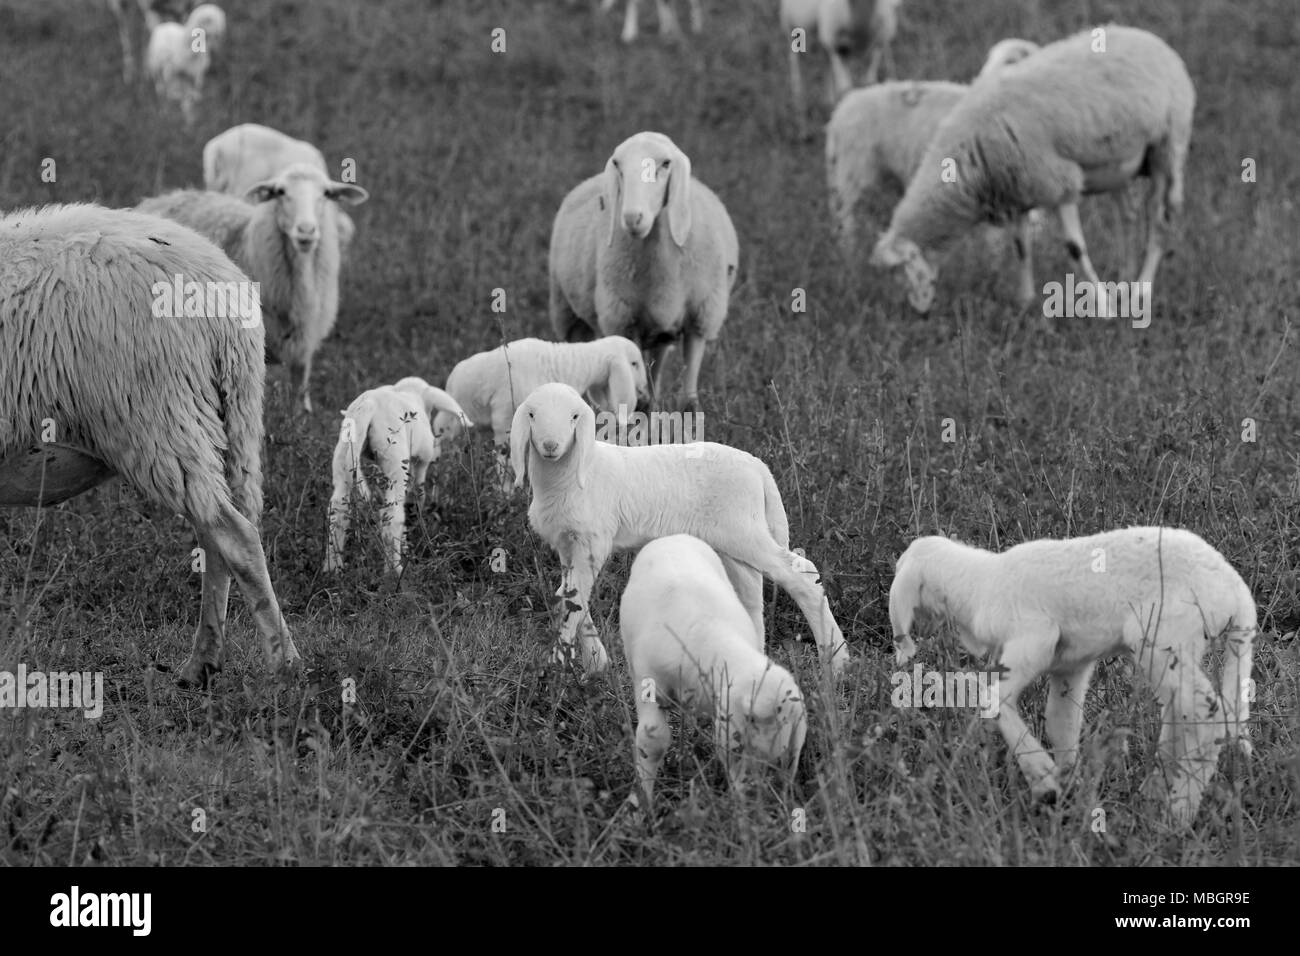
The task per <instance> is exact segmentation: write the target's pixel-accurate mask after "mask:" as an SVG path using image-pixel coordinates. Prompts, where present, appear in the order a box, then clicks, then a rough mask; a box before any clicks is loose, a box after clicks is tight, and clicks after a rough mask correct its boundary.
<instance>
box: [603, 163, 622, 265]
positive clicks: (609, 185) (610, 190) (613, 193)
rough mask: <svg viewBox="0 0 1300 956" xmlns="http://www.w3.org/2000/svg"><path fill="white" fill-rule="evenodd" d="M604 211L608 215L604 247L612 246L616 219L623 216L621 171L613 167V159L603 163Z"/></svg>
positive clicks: (616, 225) (616, 223)
mask: <svg viewBox="0 0 1300 956" xmlns="http://www.w3.org/2000/svg"><path fill="white" fill-rule="evenodd" d="M603 191H604V196H605V207H606V209H605V211H606V212H608V213H609V237H608V238H607V239H606V241H605V245H607V246H612V245H613V244H614V230H616V229H617V228H618V217H619V216H621V215H622V214H623V171H622V170H621V169H619V168H618V167H617V166H615V165H614V157H613V156H611V157H609V162H607V163H605V187H604V190H603Z"/></svg>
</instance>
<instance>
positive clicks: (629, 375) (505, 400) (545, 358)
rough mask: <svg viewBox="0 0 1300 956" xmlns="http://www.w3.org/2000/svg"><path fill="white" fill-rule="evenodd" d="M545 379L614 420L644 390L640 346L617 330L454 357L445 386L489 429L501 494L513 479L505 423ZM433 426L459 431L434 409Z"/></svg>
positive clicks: (454, 422)
mask: <svg viewBox="0 0 1300 956" xmlns="http://www.w3.org/2000/svg"><path fill="white" fill-rule="evenodd" d="M547 382H563V383H565V384H566V385H572V386H573V387H574V388H575V389H577V390H578V391H579V392H582V393H591V394H592V396H593V398H594V399H595V400H596V404H597V406H598V407H600V408H601V409H602V410H604V411H609V412H613V413H614V414H616V415H617V416H618V420H619V424H620V425H622V424H623V423H624V422H625V420H626V416H625V412H626V411H627V410H631V409H634V408H636V406H637V402H638V400H643V399H645V398H646V397H647V396H648V391H649V390H648V385H647V376H646V370H645V363H644V362H643V361H642V358H641V350H640V349H639V348H637V345H636V343H635V342H633V341H632V340H631V339H625V338H623V336H621V335H608V336H606V337H605V338H603V339H596V340H595V341H594V342H543V341H542V340H541V339H519V340H518V341H515V342H511V343H509V344H508V345H502V346H499V347H498V348H495V349H492V350H491V351H489V352H479V353H478V354H476V355H471V356H470V357H469V358H467V359H465V360H464V361H462V362H457V363H456V367H455V368H453V369H452V370H451V374H450V375H448V376H447V391H448V392H449V393H450V394H451V397H452V398H454V399H455V400H456V401H457V402H459V403H460V407H461V408H463V409H464V410H465V414H466V415H467V416H469V420H470V421H471V422H473V423H474V424H475V425H478V426H480V427H482V428H488V427H490V428H491V429H492V437H493V438H494V439H495V442H496V449H497V459H496V462H497V475H498V478H499V480H500V481H501V487H502V490H503V491H504V492H505V493H506V494H507V495H508V494H509V493H510V488H511V485H512V483H513V479H511V477H510V476H509V474H508V473H507V470H506V462H507V460H508V459H509V457H510V423H511V421H513V419H514V417H515V409H516V408H518V407H519V403H520V402H522V401H523V400H524V399H525V398H527V397H528V395H529V394H531V393H532V391H533V390H534V389H536V388H537V387H538V386H541V385H545V384H546V383H547ZM433 427H434V431H435V432H442V433H445V434H446V435H447V437H455V436H456V434H458V432H459V431H460V429H459V425H458V422H457V420H456V416H455V415H453V414H451V413H449V412H439V413H438V417H437V418H436V419H435V420H434V423H433Z"/></svg>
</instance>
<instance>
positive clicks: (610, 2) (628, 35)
mask: <svg viewBox="0 0 1300 956" xmlns="http://www.w3.org/2000/svg"><path fill="white" fill-rule="evenodd" d="M617 2H618V0H601V4H600V9H601V12H602V13H608V12H609V11H610V10H611V9H612V8H613V6H614V4H615V3H617ZM690 4H691V32H692V33H699V32H700V31H701V30H703V29H704V12H703V11H702V10H701V9H700V0H690ZM640 8H641V0H627V11H626V13H625V14H624V17H623V35H622V40H623V42H624V43H631V42H633V41H634V40H635V39H636V37H637V21H638V20H639V19H640ZM655 9H656V10H657V12H658V14H659V35H660V36H680V35H681V32H682V28H681V26H680V25H679V24H678V22H677V14H676V12H675V11H674V10H673V0H655Z"/></svg>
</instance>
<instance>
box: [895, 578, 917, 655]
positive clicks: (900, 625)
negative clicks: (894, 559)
mask: <svg viewBox="0 0 1300 956" xmlns="http://www.w3.org/2000/svg"><path fill="white" fill-rule="evenodd" d="M894 580H895V582H898V581H899V575H898V571H897V569H895V571H894ZM906 590H908V589H907V587H906V586H903V587H900V588H899V589H898V592H897V593H895V591H894V589H893V588H892V587H891V588H890V590H889V625H890V629H891V630H892V631H893V632H894V665H895V666H896V667H897V666H901V665H903V664H906V663H907V662H908V661H910V660H911V659H912V658H913V657H915V656H916V642H915V641H914V640H912V628H913V627H914V626H915V625H916V607H915V604H914V603H913V599H912V598H909V597H908V596H907V595H906V594H905V593H904V592H905V591H906Z"/></svg>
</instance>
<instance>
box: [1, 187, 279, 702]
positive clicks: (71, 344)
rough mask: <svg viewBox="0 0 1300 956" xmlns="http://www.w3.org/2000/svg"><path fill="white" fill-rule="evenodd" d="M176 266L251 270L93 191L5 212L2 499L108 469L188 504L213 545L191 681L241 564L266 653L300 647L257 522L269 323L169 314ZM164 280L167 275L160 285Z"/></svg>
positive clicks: (80, 483)
mask: <svg viewBox="0 0 1300 956" xmlns="http://www.w3.org/2000/svg"><path fill="white" fill-rule="evenodd" d="M177 277H180V281H182V282H184V283H190V282H193V283H196V284H197V287H199V288H206V289H209V290H211V289H213V288H218V289H221V290H223V291H224V290H228V289H231V288H235V289H238V288H239V287H241V286H244V287H246V286H247V285H248V279H247V277H246V276H245V275H244V273H243V272H241V271H240V270H239V269H238V268H237V267H236V266H235V265H234V264H233V263H231V262H230V260H229V259H227V258H226V257H225V256H224V255H222V253H221V251H220V250H219V249H218V248H217V247H216V246H214V245H213V244H212V243H210V242H208V241H207V240H205V239H203V238H202V237H200V236H198V235H197V234H195V233H193V232H191V231H190V230H189V229H186V228H184V227H183V226H179V225H177V224H175V223H172V222H167V221H166V220H162V219H157V218H154V217H153V216H145V215H141V214H139V213H134V212H128V211H124V210H110V209H103V208H101V207H99V206H91V205H71V206H46V207H44V208H43V209H24V210H20V211H17V212H12V213H9V214H8V215H4V216H2V217H0V505H3V506H7V507H15V506H17V507H25V506H36V505H47V506H48V505H53V504H57V503H58V502H60V501H63V500H66V499H68V498H71V497H73V496H75V495H78V494H80V493H81V492H83V491H86V490H87V489H89V488H91V487H94V486H95V485H96V484H99V483H100V482H101V481H104V480H105V479H107V478H108V477H111V476H112V475H113V474H114V473H117V474H119V475H121V476H122V478H123V479H125V480H126V481H127V482H128V483H129V484H130V485H132V486H133V487H135V488H136V489H137V490H138V491H140V492H141V493H142V494H143V495H145V497H147V498H148V499H149V500H151V501H153V502H154V503H156V504H157V505H159V506H160V507H162V508H165V509H166V510H167V511H168V512H170V513H173V514H183V515H185V517H186V518H188V519H189V521H190V523H191V524H192V525H193V526H194V529H195V531H196V533H197V534H198V543H199V546H200V547H201V548H202V549H203V557H204V562H205V567H204V571H203V598H202V610H201V614H200V618H201V620H200V624H199V628H198V631H197V633H196V634H195V637H194V649H193V652H192V653H191V655H190V658H189V660H188V661H187V662H186V663H185V665H184V666H183V667H182V668H181V670H180V675H179V676H180V679H181V681H182V682H184V683H193V684H199V685H206V684H207V682H208V679H209V677H210V676H211V675H212V674H213V673H215V672H217V671H219V670H221V667H222V664H223V662H224V659H225V622H226V602H227V598H228V597H229V592H230V582H231V580H232V578H233V580H235V581H236V582H237V583H238V584H239V589H240V591H242V592H243V595H244V600H245V601H247V603H248V608H249V613H250V614H251V615H252V618H253V621H254V624H255V626H256V627H257V630H258V633H259V634H260V635H261V636H262V641H263V645H264V648H265V651H266V657H267V660H268V661H269V663H270V664H271V665H272V666H279V665H283V664H289V663H292V662H293V661H296V660H297V659H298V651H297V649H296V648H295V647H294V644H293V639H292V638H291V637H290V635H289V628H288V627H287V626H286V624H285V622H284V618H283V617H282V616H281V614H280V605H279V603H278V602H277V601H276V597H275V592H274V590H272V588H271V579H270V577H269V576H268V574H267V570H266V558H265V556H264V555H263V552H262V543H261V540H260V538H259V536H258V531H257V522H258V519H259V517H260V516H261V512H262V388H263V376H264V374H265V373H264V364H263V357H262V349H263V344H262V336H263V331H262V327H261V325H260V323H259V322H258V321H257V308H256V305H257V302H256V299H255V298H254V299H251V300H250V305H251V308H250V309H249V310H248V314H246V315H245V314H242V313H239V312H238V310H233V311H235V312H236V314H235V315H233V316H232V315H218V314H216V313H215V312H209V313H205V314H204V315H197V316H196V315H194V314H192V313H188V312H187V313H185V314H177V315H176V316H175V317H171V316H168V315H167V314H166V312H167V310H168V309H169V308H170V305H169V303H170V302H171V287H172V285H173V283H174V282H175V281H177ZM160 285H161V288H160Z"/></svg>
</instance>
